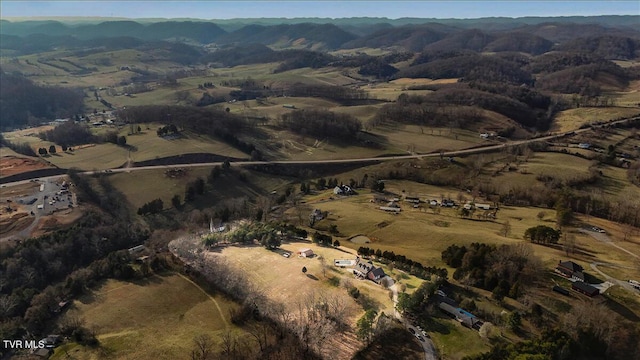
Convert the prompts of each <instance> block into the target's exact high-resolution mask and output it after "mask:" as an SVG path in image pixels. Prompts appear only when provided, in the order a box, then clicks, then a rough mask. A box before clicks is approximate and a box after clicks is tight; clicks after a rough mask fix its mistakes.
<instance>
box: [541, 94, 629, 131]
mask: <svg viewBox="0 0 640 360" xmlns="http://www.w3.org/2000/svg"><path fill="white" fill-rule="evenodd" d="M637 101H639V102H640V95H638V99H637ZM638 114H640V109H639V108H628V107H607V108H589V107H582V108H577V109H569V110H564V111H561V112H559V113H558V114H557V115H556V117H555V119H554V120H553V122H552V124H551V128H550V129H549V130H550V131H551V132H565V131H570V130H575V129H577V128H579V127H580V126H581V125H584V124H590V123H594V122H597V121H609V120H613V119H618V118H622V117H628V116H633V115H638Z"/></svg>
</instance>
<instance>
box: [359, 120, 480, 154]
mask: <svg viewBox="0 0 640 360" xmlns="http://www.w3.org/2000/svg"><path fill="white" fill-rule="evenodd" d="M371 132H372V133H374V134H376V135H380V136H383V137H385V138H386V139H387V143H388V148H389V150H391V151H392V152H395V153H397V152H416V153H429V152H433V151H438V150H441V149H446V150H458V149H464V148H468V147H472V146H474V145H478V144H481V143H485V142H486V141H485V140H483V139H481V138H480V137H479V136H478V134H477V133H475V132H473V131H468V130H462V129H449V128H437V127H428V126H418V125H398V126H378V127H376V128H374V129H373V130H371Z"/></svg>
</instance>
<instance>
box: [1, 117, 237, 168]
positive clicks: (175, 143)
mask: <svg viewBox="0 0 640 360" xmlns="http://www.w3.org/2000/svg"><path fill="white" fill-rule="evenodd" d="M141 127H142V132H141V133H138V134H134V135H130V134H129V132H130V129H129V127H126V126H125V127H122V128H120V129H118V128H117V127H115V126H108V127H102V128H92V131H93V132H95V133H104V132H106V131H118V132H119V134H120V135H124V136H126V137H127V144H128V145H130V146H132V147H133V149H134V150H133V151H131V152H129V150H128V149H127V148H124V147H121V146H117V145H114V144H110V143H104V144H89V145H84V146H79V147H74V151H73V152H62V149H61V148H60V147H59V146H56V148H57V153H56V154H53V155H48V156H46V157H44V158H43V160H46V161H47V162H49V163H51V164H53V165H55V166H58V167H61V168H66V169H68V168H71V167H76V168H79V169H83V170H93V169H97V170H104V169H110V168H116V167H119V166H122V165H123V164H125V163H127V161H129V159H130V160H131V161H133V162H137V161H145V160H153V159H157V158H161V157H167V156H174V155H180V154H189V153H212V154H218V155H222V156H229V157H238V158H247V157H248V155H247V154H244V153H243V152H241V151H239V150H237V149H236V148H234V147H232V146H229V145H227V144H226V143H224V142H222V141H219V140H216V139H212V138H211V137H209V136H206V135H201V134H197V133H194V132H191V131H184V132H183V133H182V137H180V138H177V139H172V140H168V139H165V138H162V137H159V136H158V135H157V134H156V130H157V129H158V127H160V125H158V124H142V125H141ZM49 128H50V126H45V127H39V128H34V129H28V130H21V131H17V132H10V133H5V136H6V138H7V139H8V140H10V141H15V142H17V143H22V142H26V143H29V144H30V145H31V147H32V148H34V149H37V148H39V147H45V148H47V149H49V147H50V146H51V145H54V144H53V143H51V142H49V141H44V140H41V139H40V138H38V137H37V136H36V135H37V133H38V132H40V131H46V130H47V129H49ZM3 152H4V150H3Z"/></svg>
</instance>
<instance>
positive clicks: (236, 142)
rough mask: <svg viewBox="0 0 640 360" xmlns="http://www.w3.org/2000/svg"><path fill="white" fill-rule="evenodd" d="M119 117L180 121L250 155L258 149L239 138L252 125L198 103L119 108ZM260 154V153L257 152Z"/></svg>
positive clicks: (166, 122) (140, 121) (151, 120)
mask: <svg viewBox="0 0 640 360" xmlns="http://www.w3.org/2000/svg"><path fill="white" fill-rule="evenodd" d="M118 117H119V118H121V119H128V120H129V121H132V122H134V123H150V122H160V123H163V124H166V125H171V124H177V126H179V127H181V128H186V129H189V130H191V131H193V132H196V133H198V134H206V135H210V136H214V137H217V138H219V139H221V140H223V141H224V142H226V143H228V144H229V145H231V146H233V147H235V148H237V149H238V150H240V151H243V152H245V153H247V154H251V153H252V152H254V151H256V152H258V153H259V151H258V150H257V149H256V147H255V145H253V144H251V143H248V142H246V141H244V140H242V139H240V137H239V135H240V134H242V133H243V132H246V131H248V130H250V129H251V124H250V123H249V122H247V121H245V119H243V118H242V117H240V116H237V115H235V114H232V113H229V112H226V111H224V110H219V109H210V108H206V109H204V108H198V107H195V106H160V105H146V106H132V107H127V108H126V109H123V110H119V111H118ZM256 156H257V157H260V155H259V154H256Z"/></svg>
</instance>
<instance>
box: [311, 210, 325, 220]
mask: <svg viewBox="0 0 640 360" xmlns="http://www.w3.org/2000/svg"><path fill="white" fill-rule="evenodd" d="M309 217H310V218H313V220H315V221H320V220H322V219H324V217H325V215H324V213H322V210H320V209H315V210H313V211H312V212H311V215H309Z"/></svg>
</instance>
